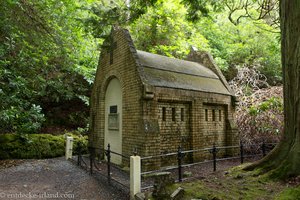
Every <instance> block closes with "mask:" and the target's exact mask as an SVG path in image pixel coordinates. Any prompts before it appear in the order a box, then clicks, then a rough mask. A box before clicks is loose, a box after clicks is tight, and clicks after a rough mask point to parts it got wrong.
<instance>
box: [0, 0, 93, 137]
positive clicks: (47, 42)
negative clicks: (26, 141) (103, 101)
mask: <svg viewBox="0 0 300 200" xmlns="http://www.w3.org/2000/svg"><path fill="white" fill-rule="evenodd" d="M81 4H85V2H82V1H69V0H63V1H60V2H57V1H54V0H51V1H48V0H41V1H33V0H29V1H21V0H15V1H9V0H4V1H1V2H0V13H1V15H0V58H1V59H0V86H1V87H0V88H1V89H0V101H1V104H0V107H1V112H0V124H1V127H0V132H19V133H21V132H23V133H27V132H32V133H33V132H37V131H38V130H39V128H40V127H41V125H42V123H43V122H44V121H45V116H46V118H47V117H48V115H47V113H45V111H48V112H49V109H51V107H53V106H52V105H53V104H55V103H62V104H64V103H67V102H69V101H72V100H76V99H79V100H83V101H84V102H83V103H87V102H88V101H87V98H88V97H87V96H88V94H89V90H90V87H91V86H90V83H91V82H92V80H93V78H94V73H95V68H96V65H97V57H98V52H97V51H96V48H97V42H96V41H95V40H94V39H93V38H92V36H91V35H90V34H87V33H85V32H84V30H83V24H82V22H81V21H80V19H82V18H84V17H85V16H86V14H87V12H86V11H82V10H79V9H78V7H80V6H81ZM49 113H50V112H49ZM45 114H46V115H45ZM44 115H45V116H44ZM85 115H86V114H85Z"/></svg>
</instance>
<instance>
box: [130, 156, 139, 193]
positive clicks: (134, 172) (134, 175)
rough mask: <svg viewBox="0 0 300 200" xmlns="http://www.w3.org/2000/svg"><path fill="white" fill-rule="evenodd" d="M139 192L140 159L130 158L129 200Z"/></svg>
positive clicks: (137, 157) (136, 157)
mask: <svg viewBox="0 0 300 200" xmlns="http://www.w3.org/2000/svg"><path fill="white" fill-rule="evenodd" d="M140 192H141V157H140V156H130V199H135V195H136V194H137V193H140Z"/></svg>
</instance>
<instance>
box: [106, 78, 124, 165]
mask: <svg viewBox="0 0 300 200" xmlns="http://www.w3.org/2000/svg"><path fill="white" fill-rule="evenodd" d="M107 83H108V84H107V87H106V90H105V93H104V94H105V96H104V98H105V100H104V102H105V103H104V108H105V124H104V145H105V147H107V145H108V144H110V147H111V150H112V151H114V152H116V153H119V154H122V121H123V119H122V109H123V103H122V99H123V95H122V86H121V82H120V81H119V79H118V78H116V77H115V76H114V77H111V78H109V79H108V82H107ZM111 161H112V162H114V163H116V164H121V163H122V158H121V157H120V156H116V155H114V154H112V155H111Z"/></svg>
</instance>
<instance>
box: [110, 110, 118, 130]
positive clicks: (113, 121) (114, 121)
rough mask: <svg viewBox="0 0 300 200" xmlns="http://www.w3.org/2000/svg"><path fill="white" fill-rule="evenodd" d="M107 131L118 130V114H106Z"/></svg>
mask: <svg viewBox="0 0 300 200" xmlns="http://www.w3.org/2000/svg"><path fill="white" fill-rule="evenodd" d="M108 129H109V130H116V131H117V130H119V114H118V113H110V114H108Z"/></svg>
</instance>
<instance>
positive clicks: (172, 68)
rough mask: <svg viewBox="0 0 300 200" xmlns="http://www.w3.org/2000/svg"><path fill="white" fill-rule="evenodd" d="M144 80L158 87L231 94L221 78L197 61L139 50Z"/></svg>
mask: <svg viewBox="0 0 300 200" xmlns="http://www.w3.org/2000/svg"><path fill="white" fill-rule="evenodd" d="M137 59H138V63H139V65H140V67H141V68H142V69H141V70H139V71H140V73H143V74H141V78H142V80H143V82H145V83H147V84H149V85H152V86H157V87H167V88H177V89H185V90H195V91H202V92H210V93H218V94H226V95H231V94H230V92H229V91H228V89H227V88H226V87H225V86H224V84H223V83H222V81H221V80H220V78H219V77H218V76H217V75H216V74H215V73H214V72H213V71H212V70H210V69H208V68H207V67H205V66H203V65H201V64H199V63H197V62H191V61H186V60H180V59H175V58H169V57H166V56H161V55H157V54H152V53H147V52H144V51H139V50H137Z"/></svg>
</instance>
